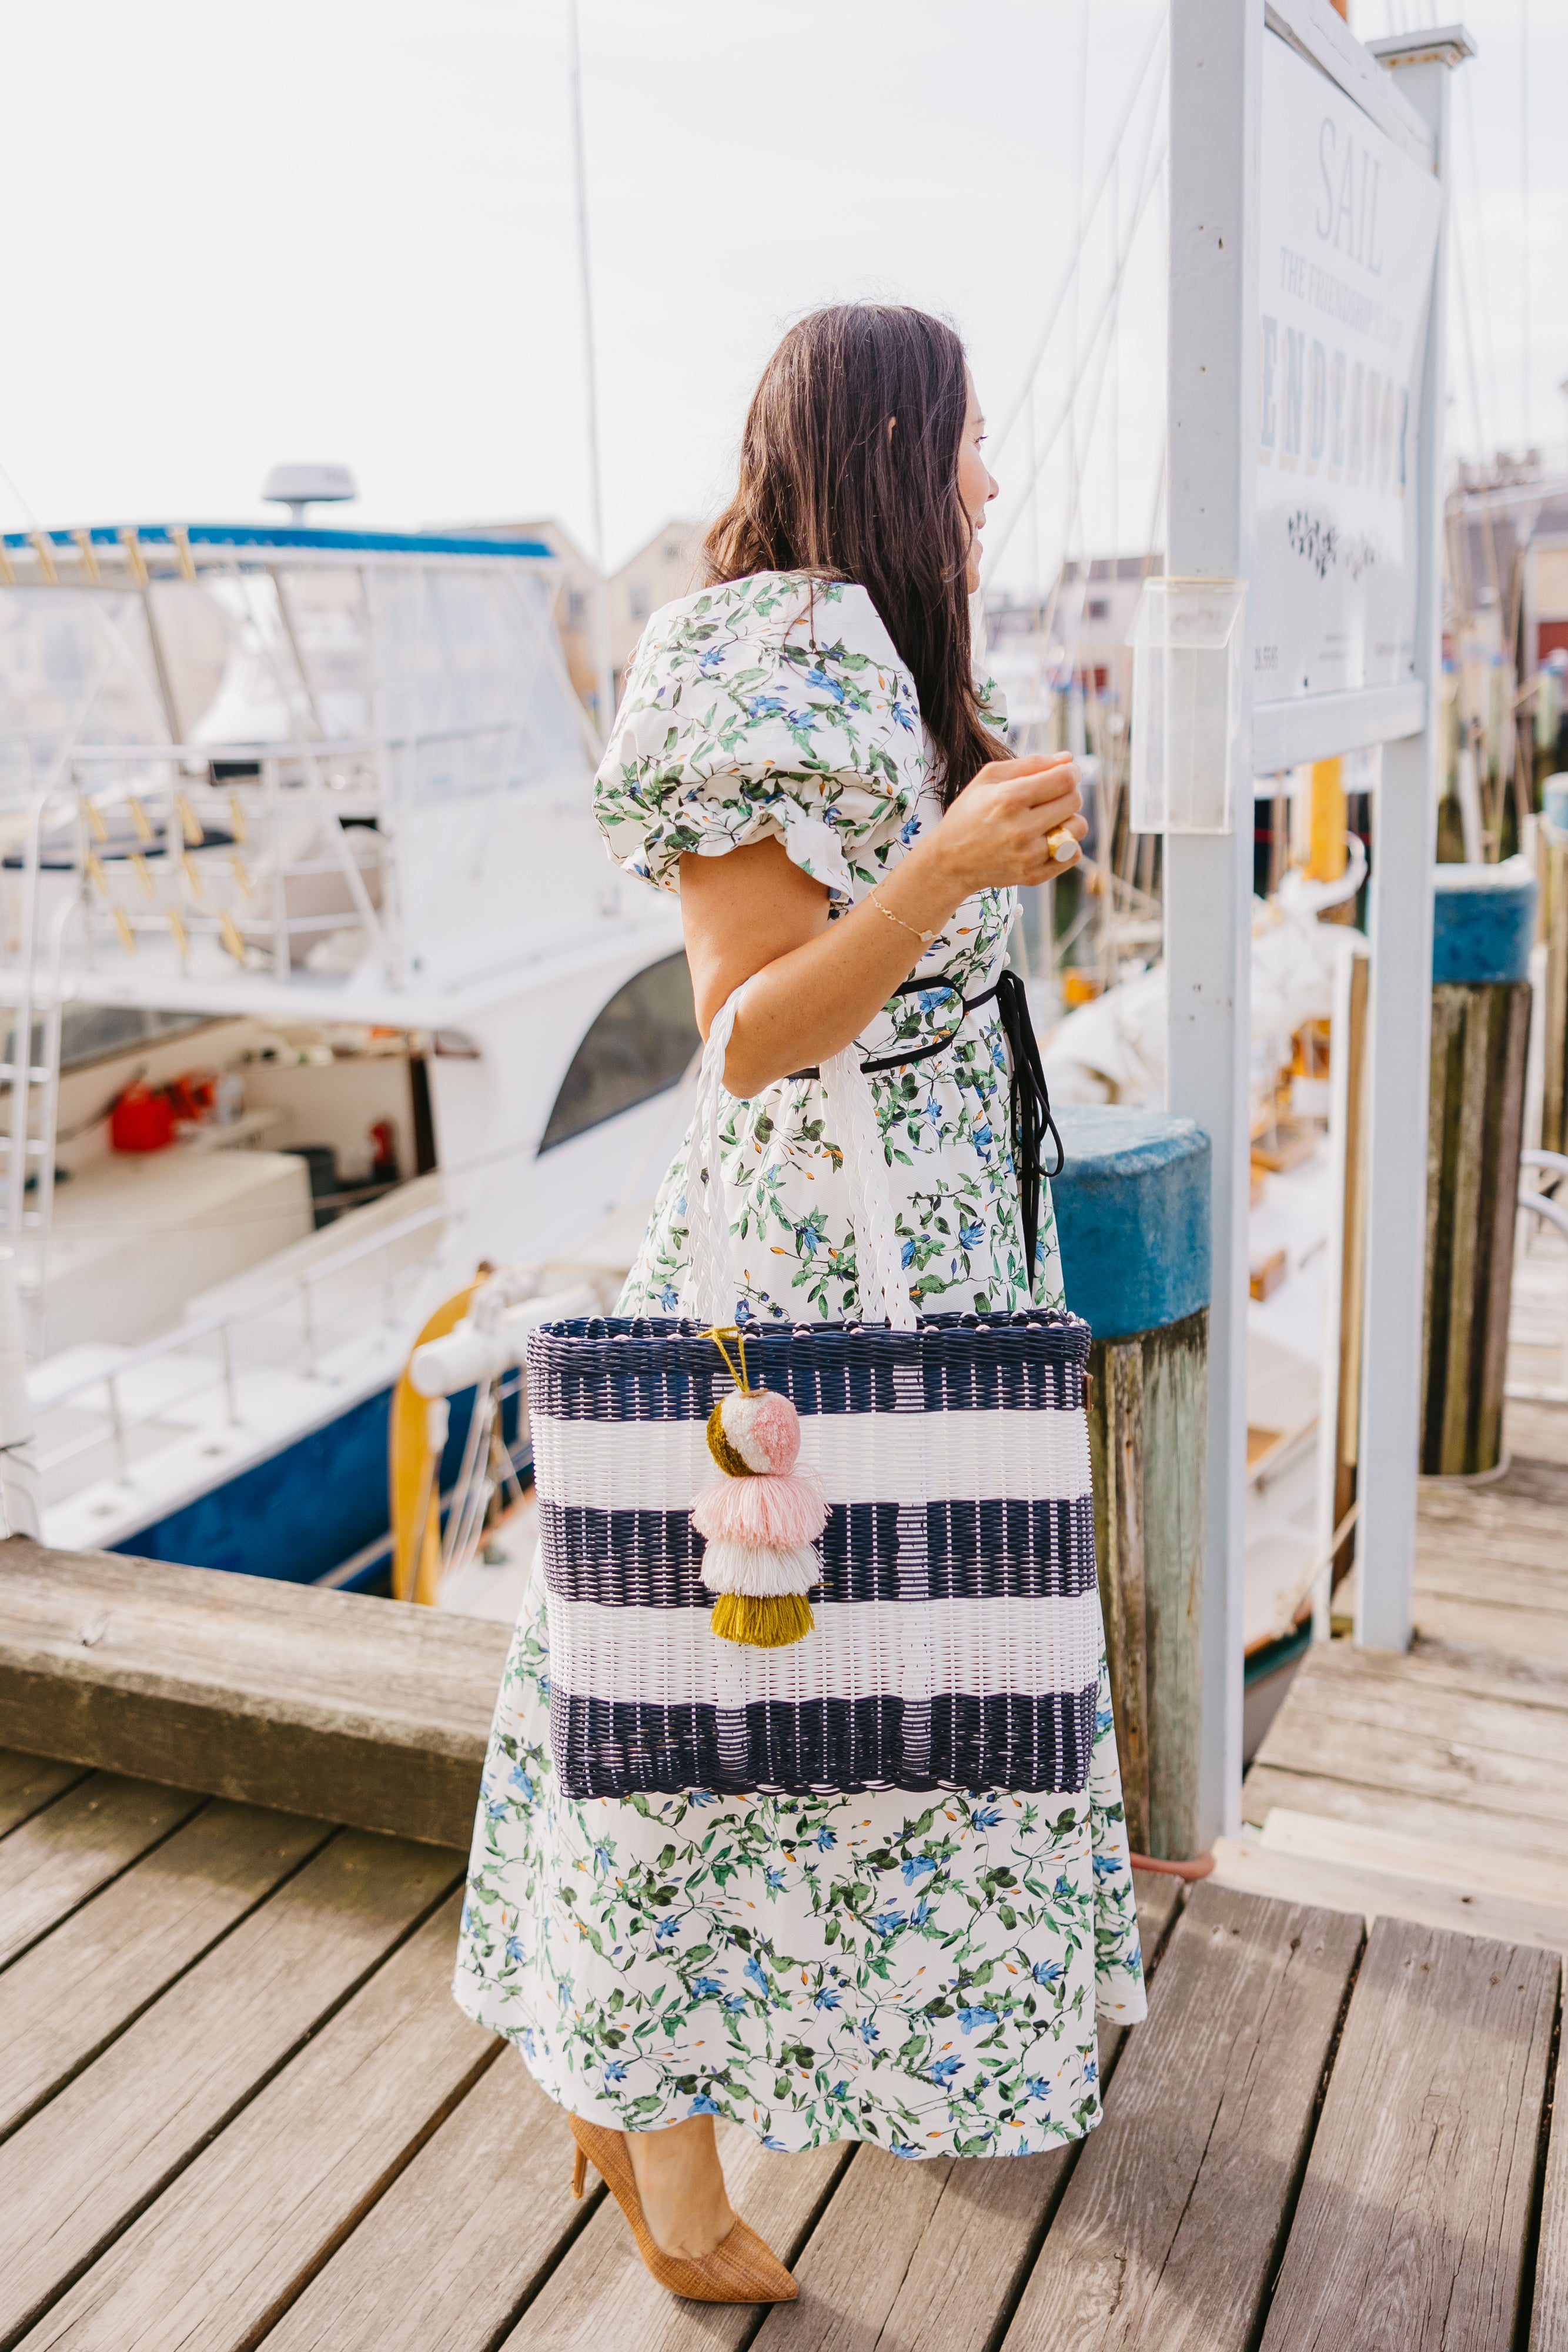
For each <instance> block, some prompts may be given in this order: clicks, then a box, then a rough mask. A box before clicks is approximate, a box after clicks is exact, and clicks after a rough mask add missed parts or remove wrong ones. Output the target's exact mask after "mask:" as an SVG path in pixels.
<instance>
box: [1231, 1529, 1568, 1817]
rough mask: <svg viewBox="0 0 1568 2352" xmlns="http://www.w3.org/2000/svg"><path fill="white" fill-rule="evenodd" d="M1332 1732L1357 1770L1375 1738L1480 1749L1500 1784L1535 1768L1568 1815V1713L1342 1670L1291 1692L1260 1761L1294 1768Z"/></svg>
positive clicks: (1393, 1675) (1405, 1678)
mask: <svg viewBox="0 0 1568 2352" xmlns="http://www.w3.org/2000/svg"><path fill="white" fill-rule="evenodd" d="M1564 1546H1565V1548H1568V1529H1565V1530H1564ZM1331 1646H1332V1645H1331ZM1384 1654H1385V1653H1379V1655H1384ZM1401 1663H1403V1661H1401ZM1292 1702H1293V1705H1292ZM1325 1727H1329V1738H1330V1742H1331V1744H1332V1745H1333V1746H1334V1747H1336V1748H1340V1749H1341V1752H1343V1753H1346V1754H1347V1760H1348V1761H1350V1762H1351V1763H1353V1764H1354V1763H1356V1762H1357V1761H1358V1760H1359V1759H1360V1757H1361V1756H1362V1754H1363V1753H1364V1751H1367V1750H1370V1749H1371V1748H1372V1740H1371V1738H1370V1735H1373V1734H1377V1733H1382V1734H1384V1735H1385V1736H1387V1737H1390V1738H1394V1739H1396V1740H1398V1741H1401V1742H1403V1741H1406V1740H1407V1741H1410V1742H1412V1743H1416V1742H1423V1743H1425V1742H1432V1741H1436V1742H1437V1743H1438V1744H1439V1745H1443V1746H1447V1747H1448V1748H1450V1749H1451V1750H1452V1751H1454V1753H1455V1754H1456V1755H1458V1754H1460V1753H1461V1752H1463V1751H1466V1750H1470V1749H1473V1750H1475V1751H1477V1752H1478V1754H1479V1757H1480V1758H1482V1759H1499V1765H1498V1770H1499V1776H1500V1777H1503V1776H1506V1777H1507V1779H1508V1780H1510V1782H1512V1781H1513V1780H1515V1779H1516V1778H1517V1777H1519V1776H1518V1775H1517V1774H1516V1773H1515V1771H1514V1769H1513V1763H1523V1764H1530V1763H1531V1762H1532V1763H1533V1764H1534V1765H1535V1767H1536V1770H1537V1774H1538V1776H1539V1777H1542V1778H1545V1779H1548V1780H1552V1782H1553V1783H1554V1784H1556V1786H1557V1787H1558V1788H1559V1789H1561V1790H1562V1791H1563V1793H1562V1794H1561V1795H1560V1796H1558V1797H1557V1798H1556V1800H1555V1810H1557V1811H1561V1812H1562V1813H1563V1814H1564V1815H1568V1706H1542V1705H1536V1706H1526V1705H1522V1704H1521V1701H1520V1699H1519V1698H1517V1697H1508V1698H1494V1697H1490V1696H1486V1697H1480V1696H1476V1695H1475V1694H1473V1693H1472V1692H1469V1691H1466V1690H1462V1689H1458V1688H1455V1687H1453V1686H1451V1685H1450V1686H1449V1687H1448V1688H1447V1689H1428V1688H1427V1687H1424V1686H1423V1685H1422V1684H1421V1682H1420V1681H1419V1679H1418V1678H1416V1677H1415V1676H1413V1675H1402V1674H1400V1673H1398V1672H1397V1671H1394V1672H1388V1671H1385V1672H1384V1673H1382V1674H1372V1675H1345V1674H1343V1673H1342V1672H1340V1671H1338V1670H1337V1668H1336V1669H1335V1670H1334V1671H1333V1672H1329V1673H1322V1672H1320V1673H1318V1674H1316V1675H1313V1677H1312V1680H1311V1682H1310V1683H1309V1684H1307V1685H1303V1686H1302V1687H1301V1689H1300V1690H1296V1689H1294V1688H1292V1689H1291V1692H1290V1693H1289V1694H1288V1695H1287V1696H1286V1699H1285V1704H1284V1706H1282V1707H1281V1709H1280V1713H1279V1715H1278V1716H1277V1717H1275V1719H1274V1722H1273V1724H1271V1725H1270V1729H1269V1735H1268V1737H1267V1738H1266V1739H1265V1740H1264V1742H1263V1746H1262V1748H1261V1749H1260V1751H1259V1752H1260V1757H1261V1758H1262V1759H1263V1760H1265V1761H1266V1762H1269V1763H1271V1764H1272V1763H1286V1762H1288V1760H1289V1759H1290V1758H1291V1756H1292V1755H1293V1754H1295V1753H1297V1752H1298V1751H1299V1750H1300V1748H1301V1745H1302V1744H1303V1741H1304V1740H1305V1739H1309V1738H1312V1739H1317V1740H1320V1741H1321V1740H1322V1736H1323V1732H1324V1729H1325ZM1276 1734H1278V1738H1276ZM1501 1759H1513V1763H1503V1762H1502V1761H1501ZM1478 1785H1479V1782H1478Z"/></svg>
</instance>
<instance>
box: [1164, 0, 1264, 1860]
mask: <svg viewBox="0 0 1568 2352" xmlns="http://www.w3.org/2000/svg"><path fill="white" fill-rule="evenodd" d="M1262 42H1263V9H1262V6H1261V5H1260V0H1172V5H1171V64H1170V126H1171V131H1170V296H1169V299H1170V327H1169V354H1168V395H1167V396H1168V408H1169V420H1170V472H1169V481H1170V488H1169V505H1168V520H1167V536H1166V549H1167V553H1166V568H1167V570H1168V572H1170V573H1171V575H1172V576H1173V577H1180V576H1187V577H1195V576H1196V577H1205V576H1207V577H1211V578H1213V577H1218V578H1222V579H1246V578H1248V577H1249V576H1250V574H1251V571H1252V556H1253V518H1254V512H1255V507H1256V499H1255V494H1254V478H1255V473H1256V467H1257V448H1256V442H1257V434H1256V430H1255V426H1254V422H1253V419H1254V408H1255V403H1256V397H1257V394H1256V384H1257V362H1256V353H1257V344H1258V126H1259V118H1260V91H1261V77H1262ZM1242 626H1243V628H1244V629H1246V630H1247V631H1248V635H1249V636H1250V628H1249V619H1248V618H1244V620H1243V622H1242ZM1244 656H1245V660H1246V664H1247V667H1248V669H1249V670H1250V665H1251V653H1250V645H1249V643H1248V645H1247V646H1246V647H1245V648H1244ZM1250 701H1251V698H1250V693H1248V694H1247V696H1246V697H1245V698H1244V718H1243V740H1242V741H1241V743H1240V744H1239V747H1238V752H1239V775H1240V779H1241V787H1240V793H1239V799H1238V803H1237V812H1236V829H1235V831H1234V832H1233V833H1231V834H1187V835H1166V845H1165V908H1166V918H1165V919H1166V976H1167V981H1168V985H1169V996H1170V1014H1169V1020H1170V1028H1169V1042H1168V1049H1167V1061H1166V1068H1167V1078H1166V1100H1167V1103H1168V1105H1169V1108H1171V1109H1172V1110H1173V1111H1178V1112H1180V1113H1182V1114H1183V1115H1184V1116H1185V1117H1186V1118H1195V1119H1197V1121H1198V1123H1199V1124H1200V1125H1201V1126H1202V1127H1204V1128H1206V1129H1207V1131H1208V1135H1209V1139H1210V1141H1211V1144H1212V1146H1213V1152H1214V1160H1213V1214H1214V1223H1213V1243H1214V1264H1213V1277H1212V1283H1213V1286H1212V1292H1211V1305H1210V1307H1209V1338H1208V1368H1209V1409H1208V1532H1207V1548H1206V1565H1205V1584H1204V1625H1203V1712H1202V1723H1201V1727H1200V1730H1199V1758H1198V1808H1197V1810H1198V1844H1199V1850H1200V1851H1201V1850H1202V1849H1203V1848H1204V1847H1207V1845H1208V1844H1209V1843H1212V1841H1213V1839H1214V1838H1215V1837H1217V1836H1218V1835H1220V1834H1221V1833H1222V1832H1223V1833H1233V1832H1234V1831H1235V1829H1236V1827H1237V1825H1238V1822H1239V1811H1240V1795H1241V1679H1242V1621H1241V1605H1242V1560H1243V1553H1244V1527H1243V1514H1244V1510H1245V1506H1246V1491H1247V1297H1248V1253H1247V1213H1248V1201H1249V1120H1248V1058H1249V1036H1250V1024H1251V929H1252V927H1251V909H1252V801H1251V776H1252V758H1251V736H1250V715H1249V714H1250Z"/></svg>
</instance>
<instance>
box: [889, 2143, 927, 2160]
mask: <svg viewBox="0 0 1568 2352" xmlns="http://www.w3.org/2000/svg"><path fill="white" fill-rule="evenodd" d="M888 2154H889V2156H924V2155H925V2149H924V2148H923V2147H910V2145H909V2142H908V2141H907V2140H906V2139H895V2140H894V2143H893V2146H892V2147H890V2148H889V2149H888Z"/></svg>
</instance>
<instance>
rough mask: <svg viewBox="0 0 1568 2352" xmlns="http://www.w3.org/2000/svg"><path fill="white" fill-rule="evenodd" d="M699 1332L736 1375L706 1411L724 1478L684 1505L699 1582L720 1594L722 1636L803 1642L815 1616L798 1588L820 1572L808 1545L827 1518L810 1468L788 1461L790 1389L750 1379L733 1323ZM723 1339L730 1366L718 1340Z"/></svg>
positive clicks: (781, 1644) (763, 1646)
mask: <svg viewBox="0 0 1568 2352" xmlns="http://www.w3.org/2000/svg"><path fill="white" fill-rule="evenodd" d="M707 1337H708V1338H709V1339H712V1340H714V1341H715V1343H716V1346H717V1348H718V1350H719V1353H720V1354H721V1355H722V1356H723V1358H724V1360H725V1363H726V1365H727V1368H728V1370H729V1373H730V1377H731V1378H732V1379H733V1380H734V1381H736V1383H737V1386H736V1389H735V1391H734V1392H733V1394H731V1395H729V1396H726V1397H721V1398H720V1399H719V1402H717V1404H716V1405H715V1407H714V1409H713V1411H712V1412H711V1413H710V1414H709V1415H708V1423H707V1443H708V1451H709V1453H710V1454H712V1455H713V1458H714V1460H715V1461H716V1463H717V1465H718V1466H719V1468H720V1469H721V1470H722V1471H723V1472H724V1474H725V1475H724V1478H723V1480H722V1482H721V1483H720V1484H719V1485H718V1486H709V1487H708V1488H706V1490H705V1492H704V1493H703V1494H701V1495H700V1496H698V1497H697V1501H696V1504H695V1507H694V1509H693V1511H692V1525H693V1527H694V1528H695V1529H696V1532H697V1533H698V1535H700V1536H701V1537H702V1538H703V1539H704V1544H705V1550H704V1555H703V1568H702V1577H703V1582H704V1583H705V1584H706V1586H707V1587H708V1589H709V1591H712V1592H715V1593H716V1594H717V1596H718V1597H717V1599H716V1601H715V1603H714V1612H713V1618H712V1621H711V1622H712V1627H713V1632H714V1634H715V1636H716V1639H717V1640H719V1641H721V1642H743V1643H747V1644H748V1645H749V1646H750V1647H751V1648H753V1649H759V1650H778V1649H784V1648H786V1647H787V1646H788V1645H789V1643H792V1642H799V1641H802V1640H803V1639H804V1638H805V1636H806V1635H807V1634H808V1633H810V1631H811V1629H812V1626H813V1624H814V1623H815V1622H816V1621H815V1620H814V1618H813V1617H812V1615H811V1604H810V1601H808V1600H807V1598H806V1595H807V1594H808V1592H810V1589H811V1587H812V1586H813V1585H814V1584H816V1583H818V1582H820V1581H821V1563H820V1561H819V1560H818V1558H817V1554H816V1551H815V1549H814V1548H813V1546H814V1540H815V1538H817V1537H818V1536H820V1535H821V1532H822V1529H823V1528H824V1527H825V1526H826V1525H827V1520H828V1506H827V1502H826V1499H825V1497H824V1496H823V1494H822V1489H821V1483H820V1481H819V1480H818V1478H817V1476H816V1475H815V1473H814V1472H812V1471H810V1470H800V1469H797V1468H796V1464H797V1462H798V1461H799V1459H800V1415H799V1414H798V1413H797V1412H796V1411H795V1408H794V1406H793V1405H792V1404H791V1403H790V1402H789V1398H788V1397H787V1396H781V1395H779V1393H778V1392H777V1391H775V1390H772V1389H754V1388H753V1387H752V1386H751V1384H750V1382H749V1381H748V1380H747V1372H746V1342H745V1339H744V1338H743V1337H742V1335H741V1333H740V1332H739V1331H738V1330H737V1329H735V1328H733V1327H728V1328H723V1329H719V1330H714V1331H710V1332H709V1333H708V1334H707ZM730 1338H733V1339H734V1340H735V1342H736V1347H737V1352H738V1354H739V1358H740V1367H739V1370H738V1371H737V1369H736V1366H735V1365H734V1363H732V1362H731V1360H730V1355H729V1350H728V1349H727V1347H726V1346H725V1344H724V1343H725V1340H726V1339H730Z"/></svg>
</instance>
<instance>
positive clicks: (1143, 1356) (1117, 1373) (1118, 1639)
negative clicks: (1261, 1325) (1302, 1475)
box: [1051, 1103, 1210, 1862]
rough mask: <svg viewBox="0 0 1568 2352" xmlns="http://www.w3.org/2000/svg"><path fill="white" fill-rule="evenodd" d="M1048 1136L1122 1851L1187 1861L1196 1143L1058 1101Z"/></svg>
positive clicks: (1151, 1122) (1195, 1666)
mask: <svg viewBox="0 0 1568 2352" xmlns="http://www.w3.org/2000/svg"><path fill="white" fill-rule="evenodd" d="M1056 1123H1057V1126H1058V1128H1059V1129H1060V1130H1061V1139H1062V1146H1063V1149H1064V1150H1065V1152H1066V1155H1067V1160H1066V1165H1065V1167H1064V1168H1063V1170H1062V1172H1061V1175H1060V1176H1058V1177H1056V1178H1055V1179H1054V1180H1053V1181H1052V1186H1051V1191H1052V1195H1053V1197H1054V1200H1055V1202H1056V1222H1057V1230H1058V1233H1059V1234H1060V1236H1061V1257H1062V1270H1063V1274H1064V1276H1065V1279H1066V1286H1067V1303H1068V1305H1069V1306H1070V1307H1071V1308H1072V1309H1073V1311H1074V1313H1075V1314H1079V1315H1082V1316H1083V1317H1084V1318H1085V1319H1086V1320H1087V1321H1088V1322H1089V1324H1090V1325H1091V1326H1092V1329H1093V1333H1094V1343H1093V1347H1092V1350H1091V1354H1090V1368H1091V1370H1092V1375H1093V1381H1092V1389H1091V1393H1090V1401H1089V1449H1090V1454H1091V1458H1092V1464H1093V1469H1094V1540H1095V1548H1096V1554H1097V1558H1098V1561H1099V1569H1100V1596H1101V1601H1102V1603H1103V1608H1104V1612H1105V1645H1106V1650H1107V1653H1108V1654H1109V1658H1110V1664H1111V1703H1112V1707H1113V1711H1114V1714H1115V1717H1116V1737H1117V1745H1118V1747H1119V1748H1120V1751H1121V1759H1122V1790H1123V1798H1124V1803H1125V1806H1126V1811H1127V1834H1128V1840H1129V1843H1131V1845H1132V1847H1133V1850H1134V1853H1145V1854H1151V1855H1155V1856H1158V1857H1159V1858H1160V1859H1162V1860H1165V1861H1175V1862H1181V1861H1186V1860H1189V1859H1190V1858H1191V1857H1192V1855H1193V1854H1194V1853H1195V1851H1196V1842H1197V1740H1198V1728H1199V1721H1200V1714H1201V1676H1200V1659H1199V1650H1200V1643H1201V1636H1202V1625H1203V1554H1204V1490H1205V1455H1206V1451H1207V1434H1208V1299H1209V1271H1210V1265H1209V1247H1210V1244H1209V1230H1210V1228H1209V1162H1210V1153H1209V1143H1208V1138H1207V1135H1206V1134H1205V1132H1204V1130H1203V1129H1202V1128H1200V1127H1198V1126H1197V1125H1195V1124H1194V1122H1193V1121H1192V1120H1191V1119H1189V1118H1171V1117H1170V1116H1168V1114H1167V1113H1166V1112H1164V1111H1152V1110H1134V1109H1131V1108H1123V1107H1122V1106H1121V1105H1119V1104H1078V1103H1065V1104H1063V1105H1062V1106H1061V1108H1059V1109H1058V1111H1057V1113H1056Z"/></svg>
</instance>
